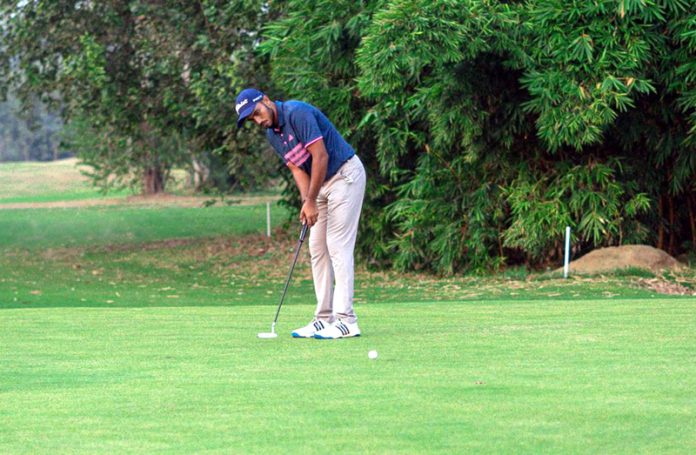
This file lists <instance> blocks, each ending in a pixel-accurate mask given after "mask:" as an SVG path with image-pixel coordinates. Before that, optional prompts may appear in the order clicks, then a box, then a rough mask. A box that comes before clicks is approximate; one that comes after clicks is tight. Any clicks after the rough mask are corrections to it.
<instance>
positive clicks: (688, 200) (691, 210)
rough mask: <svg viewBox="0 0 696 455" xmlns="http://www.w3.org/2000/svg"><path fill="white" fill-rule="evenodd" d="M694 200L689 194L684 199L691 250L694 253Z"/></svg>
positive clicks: (695, 222)
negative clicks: (687, 215)
mask: <svg viewBox="0 0 696 455" xmlns="http://www.w3.org/2000/svg"><path fill="white" fill-rule="evenodd" d="M695 202H696V198H695V197H694V195H693V194H689V195H688V197H687V198H686V204H687V205H688V206H689V225H690V226H691V248H692V249H693V250H694V252H695V253H696V214H695V213H694V203H695Z"/></svg>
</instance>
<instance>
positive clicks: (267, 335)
mask: <svg viewBox="0 0 696 455" xmlns="http://www.w3.org/2000/svg"><path fill="white" fill-rule="evenodd" d="M256 336H257V337H259V338H278V334H277V333H276V331H275V322H274V323H273V325H271V331H270V332H261V333H259V334H258V335H256Z"/></svg>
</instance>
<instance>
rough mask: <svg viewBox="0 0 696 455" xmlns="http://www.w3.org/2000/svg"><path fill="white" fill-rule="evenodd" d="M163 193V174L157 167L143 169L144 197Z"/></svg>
mask: <svg viewBox="0 0 696 455" xmlns="http://www.w3.org/2000/svg"><path fill="white" fill-rule="evenodd" d="M163 191H164V173H163V172H162V169H161V168H160V167H159V166H153V167H149V168H147V169H145V172H144V174H143V194H144V195H146V196H149V195H152V194H158V193H161V192H163Z"/></svg>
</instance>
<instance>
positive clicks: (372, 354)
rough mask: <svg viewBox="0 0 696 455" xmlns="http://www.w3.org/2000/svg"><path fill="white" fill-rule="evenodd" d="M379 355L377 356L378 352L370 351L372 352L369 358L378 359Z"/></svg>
mask: <svg viewBox="0 0 696 455" xmlns="http://www.w3.org/2000/svg"><path fill="white" fill-rule="evenodd" d="M377 355H378V354H377V351H370V352H368V353H367V356H368V357H369V358H371V359H372V360H374V359H376V358H377Z"/></svg>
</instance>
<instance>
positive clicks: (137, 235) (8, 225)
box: [0, 204, 286, 249]
mask: <svg viewBox="0 0 696 455" xmlns="http://www.w3.org/2000/svg"><path fill="white" fill-rule="evenodd" d="M271 219H272V222H273V223H274V225H279V224H281V223H282V221H284V220H285V219H286V215H285V210H283V209H281V208H280V207H278V205H277V204H273V206H272V214H271ZM0 232H2V235H0V248H3V247H5V248H21V249H37V248H47V247H58V246H89V245H110V244H122V243H138V242H150V241H156V240H166V239H172V238H196V237H210V236H218V235H230V234H248V233H253V232H258V233H263V232H266V206H265V205H263V206H262V205H257V206H251V207H248V206H245V207H237V206H230V207H208V208H200V207H197V208H190V207H145V208H131V207H128V206H116V207H103V208H78V209H4V210H2V211H0Z"/></svg>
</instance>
